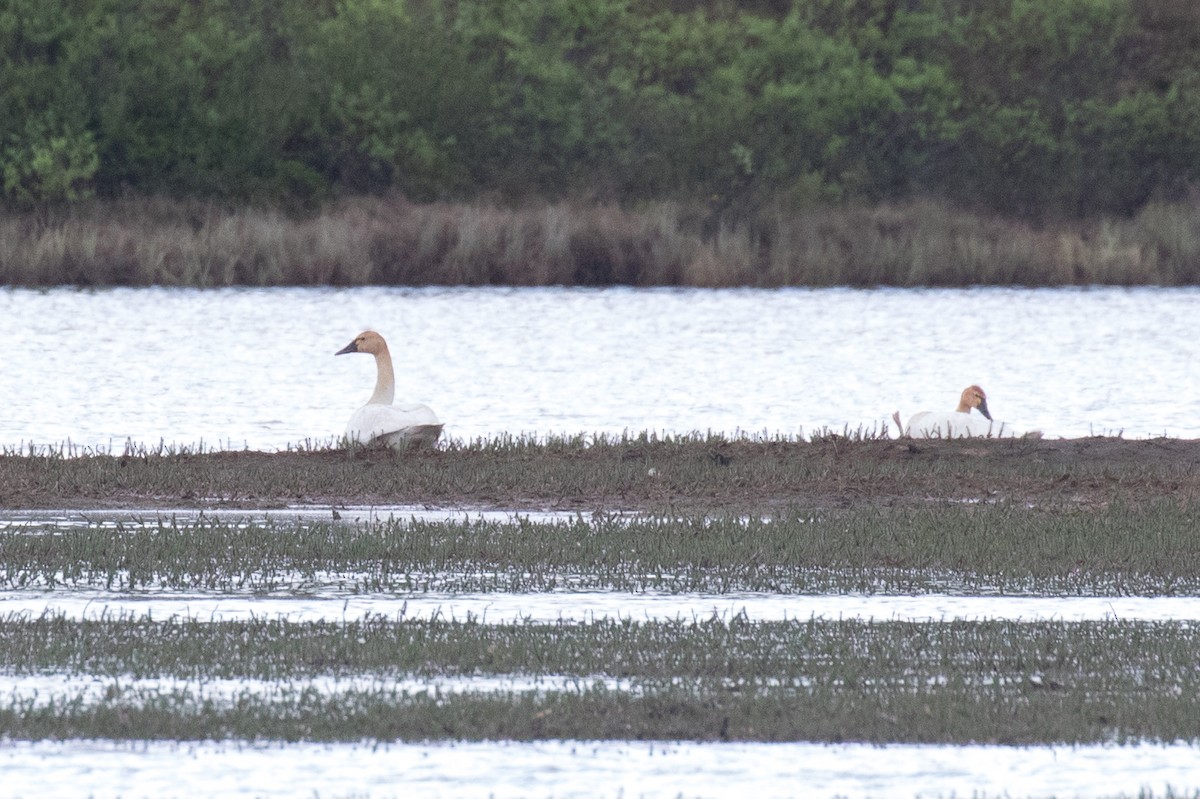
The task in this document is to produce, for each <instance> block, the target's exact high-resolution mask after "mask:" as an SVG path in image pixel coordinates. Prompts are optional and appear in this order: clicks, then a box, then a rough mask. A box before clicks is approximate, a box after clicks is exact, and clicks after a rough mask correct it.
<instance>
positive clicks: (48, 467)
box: [0, 436, 1200, 513]
mask: <svg viewBox="0 0 1200 799" xmlns="http://www.w3.org/2000/svg"><path fill="white" fill-rule="evenodd" d="M1197 465H1200V441H1183V440H1177V439H1152V440H1145V441H1128V440H1124V439H1120V438H1082V439H1057V440H1050V439H1042V440H1038V439H1015V440H1014V439H964V440H955V441H950V440H947V441H938V440H928V441H912V440H894V439H860V440H851V439H848V438H846V437H843V436H825V437H822V438H818V439H814V440H812V441H800V440H784V439H780V440H768V441H759V440H750V439H735V440H726V439H723V438H699V437H697V438H682V439H670V440H657V439H654V438H646V437H639V438H615V439H605V438H600V439H597V440H595V441H592V442H584V441H582V440H578V441H576V440H565V441H550V442H546V443H523V442H520V441H514V442H507V443H503V442H501V443H490V444H489V443H476V444H470V445H451V446H448V447H444V448H442V449H437V450H431V451H422V452H409V453H405V454H403V455H399V456H398V455H394V454H392V453H391V452H386V451H385V452H380V451H372V450H336V449H323V450H312V451H302V452H278V453H263V452H211V453H188V452H183V453H172V452H159V453H153V452H149V453H147V452H142V453H137V452H133V453H127V454H124V455H80V456H77V457H63V455H62V454H61V453H55V454H44V453H43V454H16V453H10V454H0V508H10V509H36V508H56V509H67V508H93V509H103V508H111V509H116V508H134V509H154V508H188V507H193V508H220V507H225V508H272V507H287V506H293V505H295V506H301V505H313V504H315V505H332V506H335V507H336V506H341V505H416V506H420V505H428V506H433V507H478V508H487V507H494V508H500V509H505V510H547V509H553V510H565V511H572V512H574V511H579V512H583V513H593V512H611V511H622V510H641V511H648V512H668V513H677V512H687V513H693V512H696V513H710V512H738V513H770V512H773V511H777V510H781V509H786V508H788V507H793V506H804V507H814V506H815V507H827V508H851V507H898V506H908V507H926V506H928V505H929V504H930V503H931V502H932V503H940V502H945V501H947V500H949V501H952V502H955V503H957V502H964V501H965V502H970V503H976V502H985V503H991V502H994V501H1010V502H1014V503H1018V504H1020V503H1025V504H1028V505H1029V506H1031V507H1039V508H1049V507H1054V508H1060V509H1063V508H1065V509H1068V510H1070V511H1071V512H1078V511H1089V512H1097V511H1099V512H1103V511H1104V510H1105V509H1106V508H1107V507H1109V506H1110V505H1122V506H1127V507H1128V506H1136V505H1140V504H1143V503H1149V502H1155V501H1168V502H1178V503H1190V502H1195V501H1196V500H1197V499H1198V498H1200V470H1198V469H1197Z"/></svg>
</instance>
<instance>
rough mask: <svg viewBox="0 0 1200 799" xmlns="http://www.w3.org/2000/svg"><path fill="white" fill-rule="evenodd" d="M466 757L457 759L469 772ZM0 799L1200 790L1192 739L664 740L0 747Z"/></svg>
mask: <svg viewBox="0 0 1200 799" xmlns="http://www.w3.org/2000/svg"><path fill="white" fill-rule="evenodd" d="M467 764H469V767H466V766H467ZM0 772H2V773H3V774H4V783H3V785H2V786H0V796H4V797H9V796H21V795H25V796H51V795H62V796H66V795H75V796H89V795H90V796H95V797H97V798H98V799H101V798H103V797H115V796H126V797H128V796H155V797H173V796H186V797H189V799H193V798H197V797H206V796H220V797H230V796H242V797H250V796H256V797H275V796H280V797H282V796H289V797H294V796H367V795H369V796H371V797H373V799H383V798H384V797H410V796H422V797H496V798H497V799H501V798H502V797H503V798H508V797H514V798H515V797H538V799H545V797H555V798H556V799H566V798H567V797H588V798H589V799H593V798H594V797H609V798H611V799H618V798H619V797H644V798H645V799H653V798H657V797H664V799H676V798H677V797H684V798H688V797H746V796H753V797H757V799H774V797H799V798H802V799H808V798H809V797H834V796H839V797H847V798H848V799H858V797H918V798H922V797H950V796H958V797H970V796H975V797H981V798H982V797H984V796H991V797H999V796H1004V797H1012V798H1013V799H1016V798H1017V797H1027V796H1038V797H1046V796H1057V797H1100V796H1104V797H1113V796H1117V795H1119V794H1125V795H1127V796H1136V795H1137V794H1138V791H1139V790H1141V789H1143V788H1146V789H1151V790H1153V791H1155V792H1156V795H1159V796H1163V795H1165V794H1166V793H1167V791H1168V789H1170V790H1174V791H1175V792H1176V795H1186V792H1188V791H1193V790H1195V789H1196V788H1197V787H1198V786H1200V777H1198V776H1197V775H1200V749H1197V748H1195V747H1191V746H1188V745H1185V744H1168V745H1157V744H1139V745H1135V746H1077V747H1066V746H1055V747H1028V748H1023V747H1003V746H920V745H898V744H892V745H887V746H874V745H864V744H837V745H830V744H808V743H781V744H755V743H722V744H697V743H678V742H670V741H649V742H647V741H640V742H620V741H615V742H608V741H604V742H601V741H542V742H535V743H511V742H510V743H486V742H485V743H426V744H419V743H418V744H386V745H378V744H373V743H371V742H364V743H361V744H304V743H301V744H289V745H286V746H285V745H281V744H271V743H259V744H245V743H243V744H238V743H214V742H186V743H161V742H132V743H122V742H108V741H78V740H75V741H54V742H49V741H47V742H39V743H24V742H7V743H0Z"/></svg>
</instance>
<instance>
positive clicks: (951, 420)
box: [892, 386, 1040, 438]
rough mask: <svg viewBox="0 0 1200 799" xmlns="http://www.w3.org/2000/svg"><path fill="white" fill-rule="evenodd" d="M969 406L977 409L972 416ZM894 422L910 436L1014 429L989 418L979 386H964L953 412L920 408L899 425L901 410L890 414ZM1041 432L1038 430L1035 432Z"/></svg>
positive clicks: (996, 433) (964, 435)
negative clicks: (904, 425) (905, 422)
mask: <svg viewBox="0 0 1200 799" xmlns="http://www.w3.org/2000/svg"><path fill="white" fill-rule="evenodd" d="M971 409H975V410H978V411H979V413H980V415H979V416H975V415H974V414H972V413H971ZM892 418H893V419H894V420H895V422H896V426H897V427H900V429H901V430H902V431H903V435H905V436H910V437H912V438H969V437H972V436H981V437H1001V436H1015V435H1017V433H1016V431H1014V430H1013V429H1012V427H1011V426H1010V425H1006V424H1005V423H1004V422H996V421H993V420H992V414H991V413H989V412H988V406H987V395H986V394H984V393H983V389H982V388H980V387H979V386H967V387H966V388H965V389H963V393H962V396H961V397H959V399H958V407H957V408H955V409H954V412H953V413H948V412H942V411H921V412H920V413H916V414H913V417H912V418H911V419H909V420H908V426H907V427H903V426H901V425H900V412H899V411H897V412H896V413H894V414H893V415H892ZM1038 436H1040V434H1038Z"/></svg>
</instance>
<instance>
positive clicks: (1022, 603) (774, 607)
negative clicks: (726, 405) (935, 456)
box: [0, 588, 1200, 624]
mask: <svg viewBox="0 0 1200 799" xmlns="http://www.w3.org/2000/svg"><path fill="white" fill-rule="evenodd" d="M3 596H4V603H3V605H0V612H2V613H3V614H4V615H9V614H27V615H31V616H41V615H43V614H47V613H50V614H55V615H62V616H65V617H67V618H71V619H98V618H104V617H112V616H120V615H122V614H124V615H126V616H129V615H132V616H136V617H149V618H153V619H158V620H160V621H161V620H165V619H169V618H180V619H185V618H186V619H194V620H196V621H233V620H237V619H251V618H256V619H263V618H267V619H275V618H283V619H287V620H290V621H297V622H300V621H341V620H343V619H360V618H363V617H365V616H384V617H388V618H393V617H394V618H407V619H430V618H444V619H457V620H460V621H461V620H466V619H468V618H471V619H474V620H477V621H479V622H480V623H487V624H504V623H509V622H514V621H533V622H554V621H559V620H563V621H592V620H596V619H634V620H637V621H667V620H675V619H708V618H713V617H716V618H721V619H732V618H734V617H735V616H742V617H744V618H746V619H748V620H750V621H781V620H786V619H799V620H802V621H806V620H808V619H810V618H814V617H815V618H824V619H862V620H874V621H892V620H895V621H951V620H956V619H962V620H982V619H1008V620H1014V621H1046V620H1060V621H1103V620H1105V619H1122V620H1125V621H1171V620H1200V597H1175V596H1168V597H1135V596H1123V597H1078V596H1067V597H1046V596H961V595H953V594H920V595H889V594H812V595H805V594H758V593H727V594H708V593H666V592H653V591H647V592H643V593H636V594H633V593H623V592H619V591H557V592H544V593H481V594H458V593H437V592H422V593H414V594H366V595H355V594H344V595H323V596H321V595H318V596H312V595H303V596H255V595H250V594H243V595H240V596H239V595H237V594H230V593H223V594H212V593H201V592H195V593H186V592H174V591H171V592H167V591H154V592H146V593H141V594H127V593H119V592H114V591H104V590H96V589H68V588H58V589H54V590H50V591H27V590H17V591H5V592H3Z"/></svg>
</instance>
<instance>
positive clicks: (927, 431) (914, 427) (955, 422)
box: [905, 411, 1021, 438]
mask: <svg viewBox="0 0 1200 799" xmlns="http://www.w3.org/2000/svg"><path fill="white" fill-rule="evenodd" d="M905 432H906V433H907V434H908V435H910V436H912V437H913V438H1013V437H1014V436H1020V435H1021V433H1020V432H1018V431H1017V429H1016V428H1015V427H1013V426H1012V425H1011V424H1008V423H1007V422H999V421H989V420H987V419H985V418H983V416H980V415H979V414H976V413H958V412H957V411H947V412H945V413H939V412H935V411H923V412H922V413H918V414H915V415H914V416H913V418H912V419H911V420H910V421H909V423H908V428H907V430H906V431H905Z"/></svg>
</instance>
